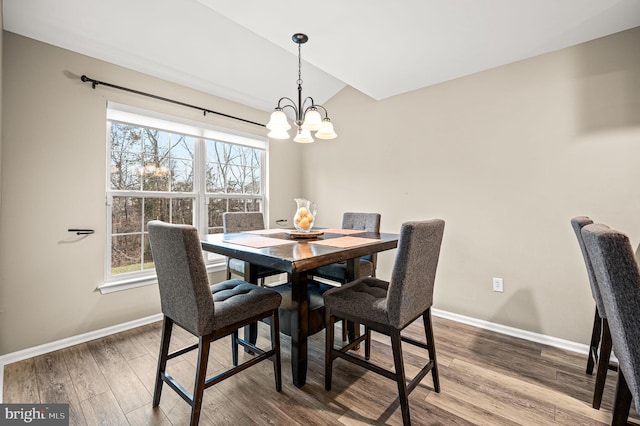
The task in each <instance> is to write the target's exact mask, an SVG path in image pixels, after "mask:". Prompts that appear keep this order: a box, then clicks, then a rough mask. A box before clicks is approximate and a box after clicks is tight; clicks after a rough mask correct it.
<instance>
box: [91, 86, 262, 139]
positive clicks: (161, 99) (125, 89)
mask: <svg viewBox="0 0 640 426" xmlns="http://www.w3.org/2000/svg"><path fill="white" fill-rule="evenodd" d="M80 80H82V81H83V82H85V83H86V82H90V83H91V87H92V88H93V89H95V88H96V86H98V85H100V84H101V85H103V86H107V87H112V88H114V89H118V90H124V91H125V92H130V93H135V94H136V95H141V96H147V97H149V98H153V99H158V100H160V101H164V102H171V103H172V104H176V105H182V106H184V107H187V108H193V109H199V110H200V111H202V112H203V113H204V115H205V116H206V115H207V113H209V114H216V115H221V116H223V117H227V118H232V119H234V120H239V121H244V122H245V123H249V124H255V125H256V126H261V127H266V126H265V125H264V124H261V123H256V122H255V121H251V120H246V119H244V118H240V117H235V116H233V115H229V114H225V113H222V112H217V111H212V110H210V109H207V108H202V107H199V106H196V105H191V104H187V103H185V102H180V101H176V100H173V99H169V98H163V97H162V96H158V95H153V94H151V93H145V92H141V91H139V90H135V89H129V88H128V87H122V86H118V85H115V84H111V83H106V82H104V81H99V80H94V79H93V78H89V77H87V76H86V75H83V76H82V77H80Z"/></svg>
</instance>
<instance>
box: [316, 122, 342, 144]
mask: <svg viewBox="0 0 640 426" xmlns="http://www.w3.org/2000/svg"><path fill="white" fill-rule="evenodd" d="M316 137H317V138H318V139H335V138H337V137H338V135H337V134H336V132H335V131H334V130H333V123H332V122H331V120H329V119H328V118H325V119H324V120H323V121H322V127H320V130H318V131H317V132H316Z"/></svg>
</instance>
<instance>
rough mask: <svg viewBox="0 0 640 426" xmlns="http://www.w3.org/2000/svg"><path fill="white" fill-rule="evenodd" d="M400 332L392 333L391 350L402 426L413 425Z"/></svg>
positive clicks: (394, 331)
mask: <svg viewBox="0 0 640 426" xmlns="http://www.w3.org/2000/svg"><path fill="white" fill-rule="evenodd" d="M401 341H402V340H401V338H400V330H393V331H392V332H391V349H392V351H393V363H394V365H395V368H396V382H397V383H398V397H399V399H400V410H401V411H402V424H403V425H405V426H407V425H410V424H411V417H410V415H409V394H408V392H407V380H406V378H405V374H404V361H403V360H402V346H401Z"/></svg>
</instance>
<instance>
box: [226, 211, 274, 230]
mask: <svg viewBox="0 0 640 426" xmlns="http://www.w3.org/2000/svg"><path fill="white" fill-rule="evenodd" d="M222 228H223V232H224V233H225V234H229V233H232V232H244V231H255V230H256V229H264V216H263V215H262V212H226V213H223V214H222Z"/></svg>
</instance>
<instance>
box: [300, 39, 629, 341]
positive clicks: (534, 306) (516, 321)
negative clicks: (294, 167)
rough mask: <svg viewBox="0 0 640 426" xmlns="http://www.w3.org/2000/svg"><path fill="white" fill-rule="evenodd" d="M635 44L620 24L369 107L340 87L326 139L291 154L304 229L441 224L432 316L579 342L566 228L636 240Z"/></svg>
mask: <svg viewBox="0 0 640 426" xmlns="http://www.w3.org/2000/svg"><path fill="white" fill-rule="evenodd" d="M638 46H640V28H635V29H633V30H630V31H626V32H623V33H619V34H616V35H612V36H610V37H606V38H602V39H598V40H595V41H592V42H589V43H585V44H582V45H579V46H575V47H571V48H568V49H564V50H561V51H557V52H554V53H550V54H546V55H543V56H539V57H536V58H533V59H529V60H524V61H521V62H518V63H514V64H510V65H506V66H502V67H499V68H495V69H492V70H489V71H486V72H482V73H478V74H475V75H471V76H468V77H464V78H460V79H457V80H453V81H449V82H446V83H443V84H439V85H437V86H433V87H428V88H424V89H421V90H416V91H413V92H410V93H406V94H403V95H399V96H395V97H392V98H389V99H385V100H382V101H378V102H376V101H374V100H372V99H369V98H367V97H365V96H364V95H362V94H361V93H359V92H357V91H355V90H353V89H346V90H344V91H342V92H341V93H339V94H338V96H336V97H334V98H333V99H332V100H331V102H330V103H329V104H328V105H327V106H328V109H329V111H330V112H331V118H332V121H333V122H334V123H335V127H336V131H337V132H338V134H339V138H338V139H335V140H331V141H326V142H319V143H316V144H313V145H312V146H309V150H308V155H305V157H304V161H305V165H306V167H305V168H304V169H303V170H305V171H306V173H305V175H304V188H305V192H306V194H307V195H308V196H309V197H310V198H311V199H313V200H315V201H316V202H317V203H318V205H319V212H318V214H317V220H318V224H319V225H324V226H336V225H338V224H339V223H340V217H341V214H342V212H343V211H345V210H350V211H359V210H360V211H377V212H380V213H381V214H382V222H381V226H382V229H383V230H385V231H397V230H398V229H399V226H400V224H401V223H402V222H403V221H407V220H413V219H423V218H433V217H441V218H443V219H445V220H446V228H445V235H444V242H443V248H442V253H441V262H440V264H439V270H438V276H437V281H436V282H437V284H436V290H435V296H434V297H435V307H436V308H439V309H443V310H446V311H451V312H454V313H458V314H462V315H467V316H470V317H474V318H478V319H481V320H487V321H491V322H495V323H499V324H504V325H507V326H512V327H517V328H521V329H524V330H528V331H532V332H536V333H543V334H546V335H550V336H555V337H558V338H563V339H568V340H571V341H576V342H582V343H587V341H588V336H589V334H590V332H591V322H592V317H593V310H594V304H593V301H592V298H591V293H590V290H589V286H588V283H587V277H586V272H585V269H584V264H583V263H582V262H583V261H582V257H581V253H580V250H579V248H578V245H577V242H576V240H575V235H574V234H573V231H572V229H571V226H570V224H569V221H570V219H571V217H573V216H576V215H583V214H584V215H590V216H591V217H592V218H594V220H596V221H601V222H605V223H608V224H610V226H613V227H617V228H619V229H621V230H623V231H625V232H627V233H628V234H629V236H630V238H631V240H632V242H633V243H634V244H637V242H638V239H639V238H640V191H639V190H638V182H640V49H639V48H638ZM326 164H331V165H332V167H326V166H324V165H326ZM318 165H320V166H318ZM392 261H393V257H392V255H391V254H388V255H383V256H381V266H380V275H381V276H382V277H389V275H390V268H391V264H392ZM493 277H501V278H503V279H504V288H505V290H504V293H502V294H500V293H494V292H493V291H492V278H493Z"/></svg>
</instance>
